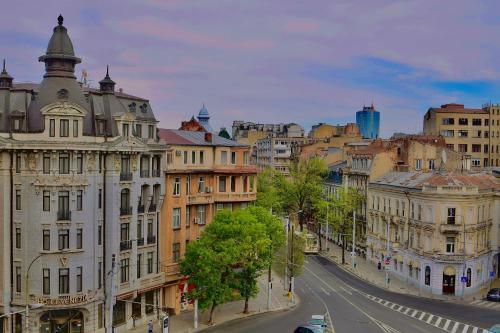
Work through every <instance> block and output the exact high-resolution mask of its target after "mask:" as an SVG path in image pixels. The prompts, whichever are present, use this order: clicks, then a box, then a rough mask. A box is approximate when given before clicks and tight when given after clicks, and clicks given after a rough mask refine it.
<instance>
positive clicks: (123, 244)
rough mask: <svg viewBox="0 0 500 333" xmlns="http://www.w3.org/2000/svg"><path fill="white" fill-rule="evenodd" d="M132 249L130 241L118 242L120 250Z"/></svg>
mask: <svg viewBox="0 0 500 333" xmlns="http://www.w3.org/2000/svg"><path fill="white" fill-rule="evenodd" d="M130 249H132V241H131V240H125V241H121V242H120V251H128V250H130Z"/></svg>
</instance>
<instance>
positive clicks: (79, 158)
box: [76, 153, 83, 174]
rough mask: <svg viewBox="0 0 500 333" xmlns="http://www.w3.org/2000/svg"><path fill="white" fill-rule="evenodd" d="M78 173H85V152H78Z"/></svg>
mask: <svg viewBox="0 0 500 333" xmlns="http://www.w3.org/2000/svg"><path fill="white" fill-rule="evenodd" d="M76 173H78V174H82V173H83V154H82V153H78V154H77V155H76Z"/></svg>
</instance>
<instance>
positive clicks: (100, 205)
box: [97, 189, 102, 208]
mask: <svg viewBox="0 0 500 333" xmlns="http://www.w3.org/2000/svg"><path fill="white" fill-rule="evenodd" d="M97 208H102V189H99V192H98V194H97Z"/></svg>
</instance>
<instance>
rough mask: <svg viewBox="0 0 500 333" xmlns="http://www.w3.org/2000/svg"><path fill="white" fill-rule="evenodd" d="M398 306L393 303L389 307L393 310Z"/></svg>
mask: <svg viewBox="0 0 500 333" xmlns="http://www.w3.org/2000/svg"><path fill="white" fill-rule="evenodd" d="M396 306H397V304H396V303H392V305H391V306H390V307H389V308H390V309H391V310H393V309H394V308H395V307H396Z"/></svg>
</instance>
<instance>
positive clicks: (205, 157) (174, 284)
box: [159, 129, 257, 314]
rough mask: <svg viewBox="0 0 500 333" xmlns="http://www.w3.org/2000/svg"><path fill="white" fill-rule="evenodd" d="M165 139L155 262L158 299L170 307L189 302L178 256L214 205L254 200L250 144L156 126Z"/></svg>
mask: <svg viewBox="0 0 500 333" xmlns="http://www.w3.org/2000/svg"><path fill="white" fill-rule="evenodd" d="M159 136H160V137H161V138H162V139H163V140H165V141H166V142H167V144H168V148H167V172H166V177H165V198H164V204H163V206H162V210H161V223H160V238H161V240H162V241H161V244H160V262H161V269H162V271H163V272H164V274H165V284H164V287H163V290H162V299H163V304H164V306H165V307H167V308H168V309H169V311H170V312H171V313H175V314H177V313H179V312H180V311H182V310H186V309H188V308H189V303H188V300H187V297H186V293H187V292H188V290H189V288H191V287H192V286H188V285H187V279H186V278H185V277H184V276H182V275H181V274H180V265H179V264H180V261H181V260H182V258H183V257H184V253H185V251H186V247H187V245H188V244H189V242H190V241H194V240H196V239H197V238H198V237H199V236H200V233H201V232H202V231H203V229H204V227H205V226H206V225H207V224H209V223H210V222H211V221H212V219H213V217H214V215H215V214H216V213H217V211H219V210H222V209H230V210H232V209H237V208H243V207H246V206H247V205H248V204H249V203H252V202H254V201H255V200H256V192H257V184H256V181H257V179H256V168H255V166H252V165H250V160H249V156H250V148H249V147H248V146H246V145H240V144H238V143H236V142H235V141H232V140H227V139H224V138H222V137H219V136H217V135H215V134H212V133H208V132H205V131H197V132H192V131H183V130H169V129H160V131H159Z"/></svg>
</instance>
